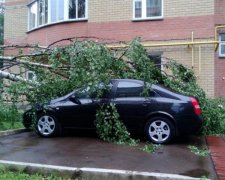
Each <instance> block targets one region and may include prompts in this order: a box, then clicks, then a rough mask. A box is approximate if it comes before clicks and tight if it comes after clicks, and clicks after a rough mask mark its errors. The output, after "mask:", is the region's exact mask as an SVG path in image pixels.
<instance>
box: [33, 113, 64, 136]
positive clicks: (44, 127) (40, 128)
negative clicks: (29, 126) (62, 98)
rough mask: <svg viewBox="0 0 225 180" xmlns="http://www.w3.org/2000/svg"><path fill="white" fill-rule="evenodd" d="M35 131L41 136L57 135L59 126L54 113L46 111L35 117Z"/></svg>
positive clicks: (59, 130)
mask: <svg viewBox="0 0 225 180" xmlns="http://www.w3.org/2000/svg"><path fill="white" fill-rule="evenodd" d="M36 131H37V133H38V135H40V136H42V137H51V136H56V135H59V134H60V132H61V127H60V124H59V123H58V120H57V118H56V117H55V116H54V115H52V114H49V113H46V114H40V115H39V116H38V117H37V123H36Z"/></svg>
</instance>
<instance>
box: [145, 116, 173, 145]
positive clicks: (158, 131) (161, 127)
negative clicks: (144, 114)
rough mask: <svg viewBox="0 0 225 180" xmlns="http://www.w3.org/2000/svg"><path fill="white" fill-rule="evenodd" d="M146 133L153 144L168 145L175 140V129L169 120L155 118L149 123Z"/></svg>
mask: <svg viewBox="0 0 225 180" xmlns="http://www.w3.org/2000/svg"><path fill="white" fill-rule="evenodd" d="M145 133H146V135H147V137H148V139H149V140H150V141H152V142H153V143H157V144H166V143H168V142H170V141H171V140H172V139H173V137H174V135H175V128H174V125H173V124H172V123H171V121H170V120H168V119H167V118H165V117H153V118H151V119H150V120H149V121H148V122H147V124H146V126H145Z"/></svg>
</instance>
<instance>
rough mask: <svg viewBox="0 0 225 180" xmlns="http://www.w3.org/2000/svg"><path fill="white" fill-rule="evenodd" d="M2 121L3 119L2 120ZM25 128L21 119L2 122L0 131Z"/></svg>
mask: <svg viewBox="0 0 225 180" xmlns="http://www.w3.org/2000/svg"><path fill="white" fill-rule="evenodd" d="M0 121H1V120H0ZM19 128H23V124H22V122H21V121H17V122H13V123H11V122H1V123H0V131H5V130H10V129H19Z"/></svg>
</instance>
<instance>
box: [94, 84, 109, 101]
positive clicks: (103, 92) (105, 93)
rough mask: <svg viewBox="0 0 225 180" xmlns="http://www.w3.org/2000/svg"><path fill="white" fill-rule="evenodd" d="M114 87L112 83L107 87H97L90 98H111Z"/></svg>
mask: <svg viewBox="0 0 225 180" xmlns="http://www.w3.org/2000/svg"><path fill="white" fill-rule="evenodd" d="M112 87H113V85H112V84H111V83H110V84H109V85H107V86H101V85H100V86H99V87H97V88H96V89H95V90H94V91H93V92H92V93H91V94H90V97H91V98H93V99H95V98H109V97H110V96H111V91H112Z"/></svg>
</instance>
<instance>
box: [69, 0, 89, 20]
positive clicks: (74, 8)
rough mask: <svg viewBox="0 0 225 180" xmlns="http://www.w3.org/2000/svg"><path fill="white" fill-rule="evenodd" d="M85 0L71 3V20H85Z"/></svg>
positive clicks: (73, 0)
mask: <svg viewBox="0 0 225 180" xmlns="http://www.w3.org/2000/svg"><path fill="white" fill-rule="evenodd" d="M85 4H86V3H85V0H70V1H69V19H77V18H78V19H79V18H85V14H86V12H85V11H86V8H85Z"/></svg>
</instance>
